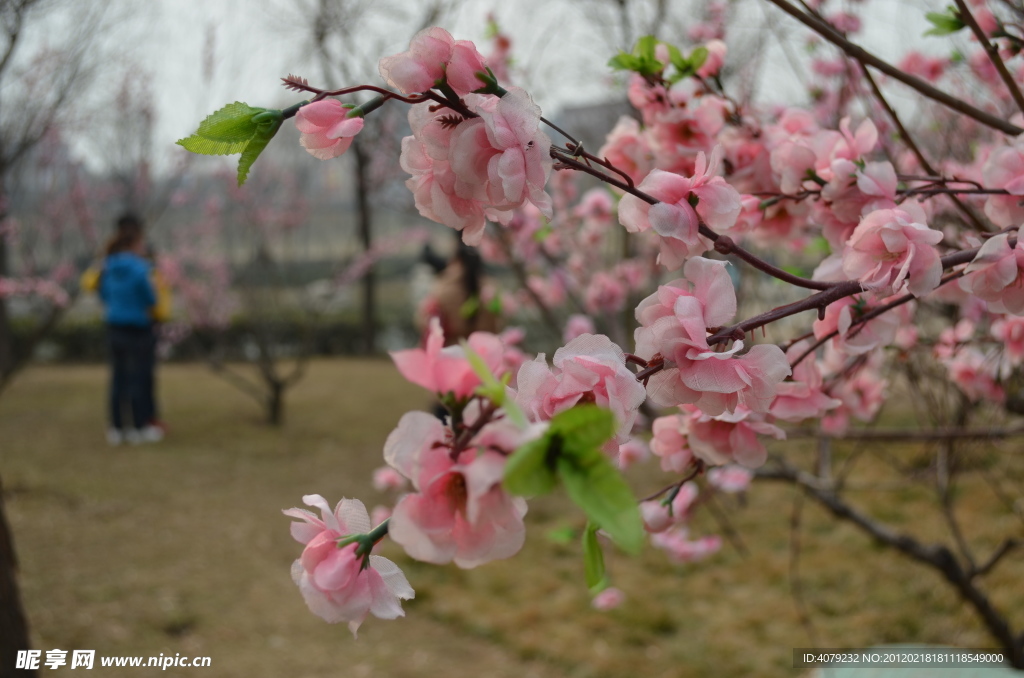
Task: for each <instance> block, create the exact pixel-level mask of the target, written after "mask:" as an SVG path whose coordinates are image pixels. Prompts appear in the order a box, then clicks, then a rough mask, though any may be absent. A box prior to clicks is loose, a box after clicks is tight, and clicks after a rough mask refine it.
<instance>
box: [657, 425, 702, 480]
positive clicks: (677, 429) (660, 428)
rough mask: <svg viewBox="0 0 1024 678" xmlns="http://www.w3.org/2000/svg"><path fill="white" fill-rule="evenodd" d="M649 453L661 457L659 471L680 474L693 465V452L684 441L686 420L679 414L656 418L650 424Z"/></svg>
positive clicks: (686, 426)
mask: <svg viewBox="0 0 1024 678" xmlns="http://www.w3.org/2000/svg"><path fill="white" fill-rule="evenodd" d="M652 432H653V433H654V437H652V438H651V452H653V453H654V454H655V455H656V456H658V457H661V470H663V471H667V472H669V473H682V472H683V471H685V470H686V469H688V468H689V467H690V465H691V464H693V452H691V451H690V447H689V444H688V443H687V441H686V435H687V433H688V432H689V428H688V419H687V418H686V417H683V416H682V415H679V414H673V415H669V416H667V417H658V418H657V419H655V420H654V423H653V424H652Z"/></svg>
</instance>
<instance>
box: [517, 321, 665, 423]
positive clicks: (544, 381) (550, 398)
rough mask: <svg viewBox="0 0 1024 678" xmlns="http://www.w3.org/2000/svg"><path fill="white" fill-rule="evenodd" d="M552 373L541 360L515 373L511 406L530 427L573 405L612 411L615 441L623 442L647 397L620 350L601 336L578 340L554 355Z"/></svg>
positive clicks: (584, 336) (544, 361)
mask: <svg viewBox="0 0 1024 678" xmlns="http://www.w3.org/2000/svg"><path fill="white" fill-rule="evenodd" d="M553 362H554V366H555V369H554V371H552V369H551V368H550V367H548V364H547V360H546V359H545V357H544V354H543V353H542V354H540V355H539V356H537V358H536V360H532V361H530V362H526V363H524V364H523V366H522V367H521V368H519V374H518V376H517V378H516V381H517V383H518V385H519V392H518V393H517V394H516V404H517V405H518V406H519V407H520V408H521V409H522V410H523V411H524V412H526V414H527V416H528V417H530V418H531V419H532V420H533V421H547V420H549V419H551V417H553V416H554V415H556V414H558V413H559V412H562V411H564V410H567V409H569V408H571V407H574V406H575V405H577V404H578V403H587V402H589V403H595V404H597V405H598V406H600V407H604V408H607V409H609V410H611V412H612V414H613V415H615V421H616V423H617V424H618V430H617V433H616V438H617V439H618V440H619V441H620V442H625V441H626V440H628V438H629V432H630V431H631V430H632V428H633V422H634V421H635V420H636V416H637V410H638V409H639V408H640V405H641V404H642V403H643V401H644V399H645V397H646V393H645V392H644V387H643V385H641V384H640V383H638V382H637V380H636V375H634V374H633V372H631V371H630V370H629V369H628V368H627V367H626V359H625V355H624V354H623V352H622V349H621V348H619V347H618V346H616V345H615V344H614V343H612V341H611V340H610V339H609V338H608V337H606V336H604V335H602V334H597V335H594V334H582V335H580V336H578V337H576V338H575V339H573V340H572V341H570V342H569V343H568V344H566V345H565V346H563V347H561V348H559V349H558V350H557V351H555V356H554V360H553Z"/></svg>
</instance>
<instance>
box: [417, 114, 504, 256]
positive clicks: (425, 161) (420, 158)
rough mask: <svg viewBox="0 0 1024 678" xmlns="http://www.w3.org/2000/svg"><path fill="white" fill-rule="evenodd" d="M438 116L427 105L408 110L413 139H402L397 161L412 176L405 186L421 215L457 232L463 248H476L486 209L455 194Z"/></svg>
mask: <svg viewBox="0 0 1024 678" xmlns="http://www.w3.org/2000/svg"><path fill="white" fill-rule="evenodd" d="M442 117H443V113H441V112H434V113H432V112H431V111H430V107H429V106H428V105H427V104H421V105H418V106H413V107H412V108H410V109H409V125H410V126H411V127H412V131H413V136H411V137H405V138H404V139H402V154H401V157H400V158H399V163H400V164H401V166H402V169H403V170H405V171H406V172H408V173H409V174H411V175H412V177H411V178H410V179H408V180H407V181H406V182H405V185H406V186H407V187H408V188H409V190H410V191H412V193H413V198H414V199H415V202H416V209H417V210H418V211H419V213H420V214H421V215H422V216H424V217H425V218H427V219H431V220H433V221H436V222H438V223H440V224H444V225H445V226H448V227H449V228H453V229H455V230H456V231H461V232H462V239H463V241H464V242H465V243H466V244H467V245H478V244H480V241H481V239H482V238H483V232H484V226H485V225H486V223H487V216H486V206H485V205H484V204H482V203H480V202H478V201H476V200H472V199H468V198H463V197H460V196H459V195H457V194H456V191H455V184H456V181H457V178H456V176H455V172H453V171H452V168H451V165H450V164H449V162H448V149H449V146H450V142H451V130H450V129H448V128H447V127H446V126H445V125H444V124H442V122H441V118H442Z"/></svg>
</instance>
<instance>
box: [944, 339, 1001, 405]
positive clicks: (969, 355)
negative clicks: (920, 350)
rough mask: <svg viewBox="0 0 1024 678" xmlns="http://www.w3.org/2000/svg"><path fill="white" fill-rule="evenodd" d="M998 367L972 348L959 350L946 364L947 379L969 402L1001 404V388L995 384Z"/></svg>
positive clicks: (994, 362)
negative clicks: (947, 370)
mask: <svg viewBox="0 0 1024 678" xmlns="http://www.w3.org/2000/svg"><path fill="white" fill-rule="evenodd" d="M998 366H999V364H998V362H997V361H996V360H994V359H991V358H989V357H986V356H985V355H984V354H983V353H982V352H981V351H979V350H978V349H976V348H974V347H973V346H969V347H965V348H962V349H960V351H958V352H957V354H956V355H955V356H953V358H952V359H951V360H949V361H948V362H947V363H946V367H947V368H948V369H949V378H950V379H951V380H952V381H953V383H955V384H956V385H957V386H958V387H959V388H960V390H961V391H963V392H964V395H966V396H967V397H968V398H970V399H971V402H977V401H979V400H987V401H990V402H994V403H1001V402H1003V400H1005V399H1006V393H1005V392H1004V391H1003V388H1002V386H1000V385H999V384H998V383H997V382H996V371H997V369H998Z"/></svg>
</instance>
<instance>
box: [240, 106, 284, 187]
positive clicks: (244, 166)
mask: <svg viewBox="0 0 1024 678" xmlns="http://www.w3.org/2000/svg"><path fill="white" fill-rule="evenodd" d="M266 112H267V113H269V112H270V111H266ZM276 113H277V116H276V117H275V118H274V119H272V120H269V121H267V122H261V123H259V124H258V125H257V126H256V134H255V135H254V136H253V137H252V139H250V140H249V143H248V144H247V145H246V147H245V150H244V151H242V157H240V158H239V159H238V185H239V186H241V185H242V184H244V183H245V179H246V177H248V176H249V169H250V168H251V167H252V164H253V163H254V162H256V158H258V157H260V153H262V152H263V149H265V148H266V147H267V144H269V143H270V140H271V139H273V138H274V135H275V134H277V130H279V129H281V122H282V121H283V118H282V116H281V111H276Z"/></svg>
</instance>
